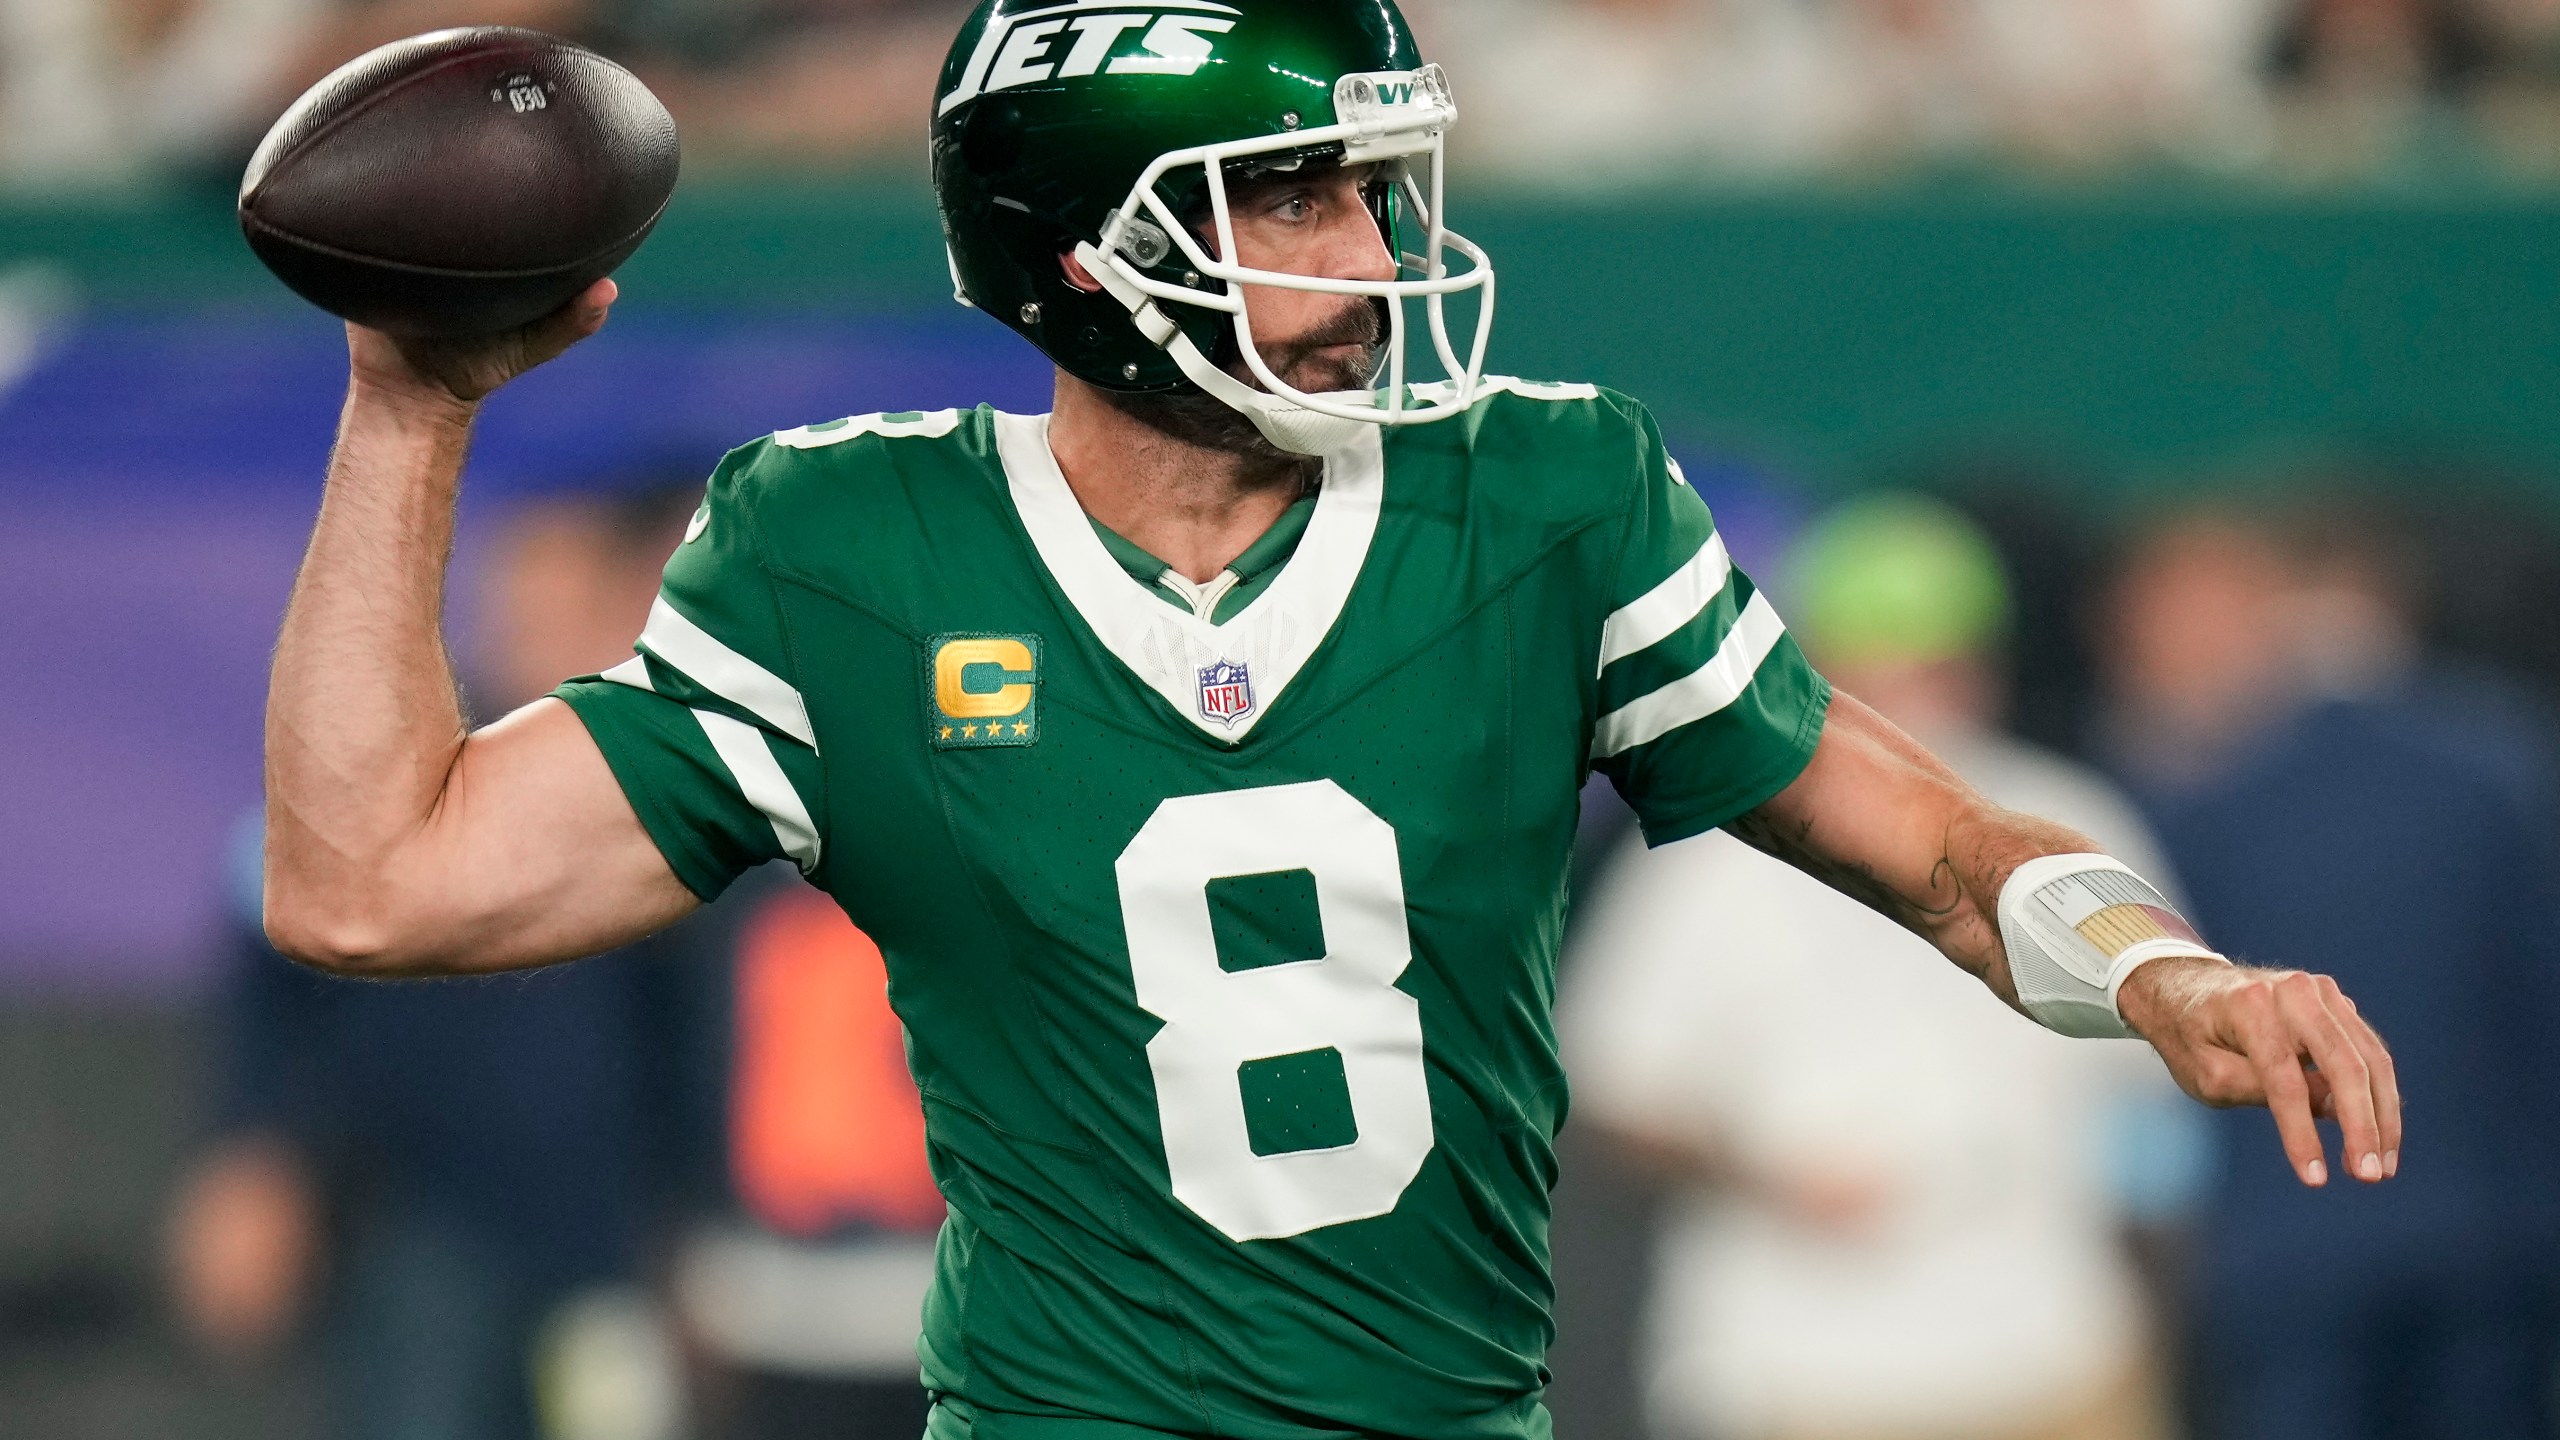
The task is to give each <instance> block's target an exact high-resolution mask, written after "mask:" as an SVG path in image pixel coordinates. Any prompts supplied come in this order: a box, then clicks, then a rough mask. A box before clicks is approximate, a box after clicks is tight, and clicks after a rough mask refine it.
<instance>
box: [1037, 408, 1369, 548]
mask: <svg viewBox="0 0 2560 1440" xmlns="http://www.w3.org/2000/svg"><path fill="white" fill-rule="evenodd" d="M1049 451H1050V453H1051V454H1052V455H1054V456H1056V457H1057V461H1058V468H1059V469H1060V470H1062V471H1064V472H1065V473H1066V477H1067V487H1068V488H1069V489H1071V490H1073V491H1074V492H1075V496H1076V501H1077V503H1079V504H1081V505H1082V506H1084V510H1085V513H1086V514H1087V515H1090V516H1092V517H1093V518H1094V519H1095V520H1097V521H1100V522H1101V523H1102V524H1103V525H1105V526H1108V527H1109V528H1110V529H1111V530H1112V532H1113V533H1115V534H1117V535H1119V536H1120V537H1121V538H1123V539H1125V540H1127V541H1129V542H1130V543H1131V544H1133V545H1136V546H1138V547H1139V548H1140V549H1143V550H1145V551H1146V552H1147V553H1148V554H1150V555H1153V556H1155V557H1156V558H1157V559H1159V560H1162V561H1163V562H1164V563H1165V564H1167V565H1170V566H1172V567H1173V568H1174V569H1175V570H1176V571H1179V572H1180V573H1181V574H1182V575H1183V576H1184V578H1186V579H1188V580H1190V581H1192V582H1193V583H1194V584H1202V585H1205V584H1207V583H1209V582H1210V581H1212V580H1215V579H1216V578H1217V577H1218V575H1219V573H1220V572H1221V571H1224V570H1225V569H1226V568H1227V566H1228V565H1230V564H1232V563H1233V562H1234V561H1235V558H1236V557H1237V556H1239V555H1242V554H1243V553H1244V552H1245V550H1246V549H1247V548H1248V547H1250V546H1251V545H1252V544H1253V542H1254V541H1256V540H1259V539H1261V538H1262V535H1263V532H1264V531H1267V530H1269V529H1270V528H1271V527H1272V526H1273V525H1275V524H1277V523H1278V522H1279V520H1280V517H1281V516H1282V515H1285V514H1287V513H1288V510H1289V507H1290V506H1291V505H1294V504H1296V503H1297V502H1298V500H1299V499H1300V498H1301V497H1302V496H1304V495H1305V494H1306V492H1307V488H1308V486H1309V484H1310V483H1311V481H1312V479H1313V478H1314V476H1315V474H1317V473H1320V472H1318V471H1316V470H1315V469H1314V467H1313V463H1312V462H1309V461H1305V460H1301V459H1299V458H1298V457H1296V456H1273V455H1268V454H1264V455H1253V454H1240V453H1237V452H1234V451H1230V450H1220V449H1213V448H1209V447H1206V446H1201V445H1194V444H1190V443H1187V442H1185V441H1183V440H1181V439H1179V438H1177V437H1175V436H1172V435H1168V434H1166V433H1165V432H1164V431H1162V430H1159V429H1157V428H1156V427H1154V426H1152V425H1149V424H1147V423H1146V422H1145V421H1143V420H1140V419H1138V418H1137V417H1136V416H1133V415H1130V414H1129V413H1127V412H1126V411H1123V410H1121V409H1119V408H1117V407H1115V406H1114V405H1112V404H1111V403H1110V401H1108V400H1107V399H1105V398H1104V397H1103V396H1102V394H1101V392H1100V391H1097V390H1095V389H1094V388H1093V387H1091V386H1089V385H1086V384H1084V383H1083V382H1082V381H1079V380H1077V379H1075V378H1074V377H1072V376H1068V375H1060V376H1059V377H1058V396H1057V408H1056V410H1055V412H1054V413H1053V414H1052V416H1051V417H1050V421H1049Z"/></svg>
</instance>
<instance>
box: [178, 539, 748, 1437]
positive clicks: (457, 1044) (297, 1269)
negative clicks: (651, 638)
mask: <svg viewBox="0 0 2560 1440" xmlns="http://www.w3.org/2000/svg"><path fill="white" fill-rule="evenodd" d="M697 495H698V488H697V490H696V491H694V492H691V493H687V492H674V493H672V494H653V495H650V496H647V497H644V498H641V499H638V500H634V501H629V502H624V503H621V504H608V503H604V502H599V501H594V500H589V499H583V498H577V499H552V500H542V501H535V502H529V503H526V504H523V505H521V506H520V507H519V508H517V509H516V510H515V511H514V512H513V513H512V514H511V515H510V516H509V517H508V519H507V520H506V522H505V523H504V525H503V526H502V531H501V533H500V534H499V536H498V537H497V543H496V545H495V546H494V555H493V558H492V560H491V561H490V563H489V564H488V565H487V566H486V567H485V568H483V569H482V570H481V571H480V574H479V593H478V595H477V597H476V599H477V601H478V609H479V612H480V613H479V616H478V620H479V625H478V643H477V644H476V645H475V646H474V647H473V648H474V651H475V653H476V659H475V663H474V664H473V666H472V667H471V671H470V673H471V676H472V689H473V691H474V698H475V700H476V701H477V702H478V703H480V704H482V705H485V706H494V707H497V708H500V709H512V708H514V707H515V706H517V705H519V704H522V703H523V702H524V701H525V700H527V699H529V698H531V697H533V696H537V695H540V694H542V693H543V692H544V691H545V690H547V689H548V688H549V687H550V686H552V685H554V684H556V683H558V681H559V680H560V678H561V677H562V676H565V675H572V674H578V673H581V672H582V671H586V670H590V669H593V668H594V667H595V666H596V665H597V664H598V663H600V662H603V661H609V660H610V659H611V658H612V657H613V656H614V655H615V654H616V653H618V652H619V651H621V650H622V649H623V648H624V645H625V640H624V638H623V637H624V633H625V632H626V631H628V630H629V629H630V628H631V627H632V626H633V625H635V624H637V623H638V622H639V619H640V617H642V616H644V615H646V614H647V612H648V608H649V603H650V600H651V597H652V595H653V593H654V588H655V584H654V577H655V573H656V569H657V566H658V563H659V561H660V560H661V559H662V558H663V557H664V556H665V555H666V554H667V553H668V552H669V551H671V550H672V549H673V548H674V546H675V544H676V542H677V541H678V540H679V539H680V538H681V536H682V531H683V526H684V522H685V517H686V516H687V514H689V513H690V510H691V507H692V505H693V503H694V500H695V498H696V496H697ZM244 835H245V836H246V837H247V844H246V846H245V847H244V848H245V849H246V850H247V851H248V853H247V854H245V855H243V856H242V857H241V864H240V867H239V873H240V877H241V878H240V895H239V908H238V911H237V914H236V925H235V927H234V940H233V956H232V959H231V962H230V967H229V974H228V976H227V979H226V980H225V982H224V993H223V1015H222V1017H221V1019H222V1029H223V1032H224V1033H223V1039H222V1041H221V1045H220V1048H221V1059H220V1062H219V1063H220V1068H221V1074H220V1075H219V1077H218V1079H217V1083H216V1090H217V1092H218V1094H219V1096H220V1101H219V1104H220V1111H219V1115H218V1120H217V1128H216V1132H215V1135H214V1137H213V1138H212V1139H211V1140H210V1141H209V1143H208V1144H207V1146H206V1148H205V1152H204V1154H203V1156H202V1157H201V1159H200V1160H199V1161H198V1162H197V1164H196V1166H195V1167H194V1170H193V1172H192V1174H191V1175H190V1176H189V1177H188V1178H187V1179H186V1181H185V1182H184V1183H183V1185H182V1188H181V1193H180V1195H179V1198H178V1200H177V1203H176V1207H175V1212H174V1216H173V1220H172V1227H171V1243H172V1256H171V1259H172V1265H173V1272H174V1273H173V1282H174V1291H175V1298H176V1300H177V1303H178V1307H179V1311H180V1316H181V1318H182V1320H183V1321H184V1322H185V1323H186V1325H187V1327H188V1328H189V1329H190V1330H191V1331H192V1332H193V1333H194V1334H195V1335H196V1336H197V1337H198V1338H200V1339H201V1340H202V1341H203V1342H204V1343H205V1344H206V1345H208V1346H209V1347H210V1348H212V1349H213V1350H215V1351H217V1352H219V1353H221V1354H224V1355H227V1356H230V1357H234V1358H238V1359H249V1358H253V1357H256V1356H257V1355H259V1354H261V1353H262V1352H267V1351H271V1350H272V1349H274V1348H275V1347H276V1346H278V1345H279V1344H280V1343H282V1342H284V1341H286V1340H288V1339H290V1338H292V1337H294V1336H295V1335H296V1334H297V1333H300V1332H305V1331H307V1332H308V1333H309V1334H310V1335H311V1337H312V1338H313V1339H314V1340H315V1341H316V1342H317V1344H318V1348H319V1352H320V1359H321V1361H322V1366H323V1369H324V1370H325V1372H326V1380H327V1389H328V1391H329V1400H330V1406H331V1409H332V1410H333V1411H334V1414H335V1433H337V1434H340V1435H344V1436H347V1437H350V1440H531V1437H534V1436H536V1435H550V1436H555V1437H564V1440H584V1437H588V1436H594V1437H597V1440H603V1437H605V1436H611V1437H614V1440H651V1437H654V1436H662V1435H666V1434H669V1433H671V1426H672V1424H673V1420H674V1395H673V1390H672V1386H673V1380H674V1367H673V1357H672V1355H671V1353H669V1352H667V1350H666V1348H665V1344H664V1341H663V1338H662V1337H661V1335H660V1332H659V1331H658V1329H657V1328H656V1327H655V1325H654V1323H653V1322H652V1321H651V1319H650V1317H649V1314H648V1311H647V1308H646V1307H645V1306H642V1305H640V1304H638V1303H637V1302H636V1301H635V1300H633V1299H632V1298H631V1293H630V1292H629V1291H628V1290H627V1288H624V1287H629V1286H631V1285H633V1284H634V1283H635V1282H636V1281H637V1280H638V1279H639V1278H640V1275H641V1268H642V1261H643V1258H644V1246H645V1242H646V1240H647V1238H648V1231H649V1230H650V1228H651V1226H652V1224H653V1222H654V1221H655V1220H656V1218H657V1217H656V1216H654V1215H653V1214H652V1213H651V1211H652V1208H653V1207H652V1196H653V1193H655V1191H656V1190H657V1187H658V1186H659V1185H660V1184H661V1183H662V1181H663V1180H664V1178H665V1176H667V1175H668V1174H670V1173H672V1172H670V1171H666V1170H664V1169H662V1168H660V1167H663V1166H666V1165H669V1164H672V1163H673V1160H672V1157H670V1156H669V1155H668V1154H667V1153H665V1151H664V1150H663V1149H662V1148H661V1147H662V1146H663V1145H664V1144H666V1143H668V1142H669V1141H670V1140H671V1139H672V1136H671V1135H670V1133H669V1131H670V1122H671V1120H672V1118H673V1116H674V1115H675V1113H676V1112H677V1111H678V1110H680V1108H681V1106H682V1105H683V1103H684V1100H683V1096H682V1095H681V1094H680V1093H676V1092H675V1084H676V1081H677V1080H678V1077H677V1076H675V1075H673V1074H671V1073H670V1072H668V1071H666V1070H665V1069H664V1068H663V1067H660V1066H657V1065H655V1064H653V1063H651V1062H652V1061H653V1058H654V1057H656V1056H658V1055H660V1054H663V1053H667V1052H668V1050H669V1048H670V1047H669V1042H670V1041H671V1040H673V1039H675V1038H678V1037H676V1036H675V1035H674V1033H673V1032H672V1030H671V1026H672V1025H673V1024H674V1023H676V1022H675V1021H674V1019H673V1017H675V1016H677V1015H679V1014H680V1010H679V1006H680V1005H681V1004H682V1002H683V1000H684V999H685V998H686V995H685V991H684V987H686V986H688V985H690V984H691V983H692V981H691V980H689V978H688V973H689V972H692V971H699V970H703V969H704V968H705V967H706V966H708V965H709V964H710V963H711V962H712V961H713V960H714V959H715V958H716V955H715V954H713V953H709V952H712V951H714V950H715V948H716V947H715V946H714V944H713V937H715V936H716V934H717V933H718V931H719V929H720V927H721V925H722V924H723V922H722V920H721V919H720V918H718V917H716V916H714V915H710V914H706V915H704V916H699V917H695V919H694V920H693V921H691V922H689V923H688V925H687V926H685V927H682V928H680V929H678V930H676V931H672V932H670V933H669V934H668V935H666V936H661V937H659V938H657V939H656V940H653V941H650V942H646V943H645V944H644V946H642V947H635V948H637V949H641V950H643V951H644V952H645V953H644V954H641V955H636V956H624V957H619V958H618V960H617V962H616V963H610V964H596V965H586V966H579V967H574V968H570V969H564V970H561V971H557V972H554V973H551V974H546V975H541V976H534V977H520V978H514V979H507V980H498V981H488V982H480V983H457V984H447V985H434V986H415V985H409V986H382V985H355V984H349V983H347V982H345V981H342V980H335V979H330V978H327V977H324V976H321V975H317V974H314V973H311V972H308V971H304V970H301V969H299V968H297V967H295V966H293V965H291V964H290V963H288V962H287V961H285V960H284V959H283V958H282V957H281V956H279V955H277V954H276V953H275V952H274V951H273V950H272V949H270V948H269V947H268V945H267V942H266V939H265V936H264V935H263V934H262V933H261V929H260V923H259V913H258V903H257V898H258V897H257V875H258V868H257V857H256V854H255V850H256V844H255V829H254V826H253V827H250V828H248V829H247V830H245V831H244Z"/></svg>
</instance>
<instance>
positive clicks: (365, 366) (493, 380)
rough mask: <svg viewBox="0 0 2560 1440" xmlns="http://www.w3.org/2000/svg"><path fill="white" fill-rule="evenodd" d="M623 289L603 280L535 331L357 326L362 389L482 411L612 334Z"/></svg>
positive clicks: (353, 337)
mask: <svg viewBox="0 0 2560 1440" xmlns="http://www.w3.org/2000/svg"><path fill="white" fill-rule="evenodd" d="M620 293H621V292H620V290H619V289H618V288H617V287H616V286H615V285H614V283H613V282H612V281H610V280H599V281H597V282H596V283H594V284H593V285H590V286H588V287H587V288H586V291H585V292H584V293H583V294H581V295H579V296H578V298H576V299H575V300H572V301H570V302H569V303H568V304H566V305H563V306H561V307H560V308H559V309H557V310H554V311H552V312H551V313H550V314H548V315H545V316H543V317H542V318H541V319H539V320H536V321H534V322H533V323H531V324H529V325H523V326H519V327H517V328H516V329H513V330H507V331H502V332H500V333H498V334H496V335H487V336H474V337H472V338H470V339H467V340H436V339H423V338H403V337H397V336H392V335H387V334H384V333H383V332H382V331H379V330H369V329H367V328H365V327H364V326H362V325H357V324H354V323H353V322H350V323H349V324H348V326H347V351H348V354H349V356H350V358H351V359H352V360H353V362H354V367H355V370H354V373H355V383H356V385H357V386H359V387H361V388H365V389H370V390H373V391H376V392H378V393H380V394H382V395H383V396H384V397H385V398H390V399H395V400H420V399H422V400H425V401H428V402H430V403H433V404H439V405H445V404H460V405H464V406H471V405H477V404H478V403H479V402H480V401H482V400H484V399H487V398H488V396H489V395H490V393H491V392H493V391H495V390H496V389H497V388H498V387H499V386H501V385H504V384H506V383H507V382H508V381H510V380H513V379H515V378H516V377H517V376H519V375H522V374H524V373H525V372H526V371H528V370H531V369H532V368H534V367H535V366H537V365H540V364H542V363H544V362H545V361H548V360H553V359H556V358H558V357H559V356H560V354H561V353H562V352H564V351H566V350H567V349H568V348H569V347H570V346H572V345H575V344H577V343H578V342H579V341H581V340H584V339H586V338H587V337H588V336H590V335H593V334H595V333H596V332H597V331H599V330H601V329H603V328H604V322H605V317H606V316H607V315H608V314H610V313H611V312H612V310H613V302H614V298H615V297H616V296H617V295H618V294H620Z"/></svg>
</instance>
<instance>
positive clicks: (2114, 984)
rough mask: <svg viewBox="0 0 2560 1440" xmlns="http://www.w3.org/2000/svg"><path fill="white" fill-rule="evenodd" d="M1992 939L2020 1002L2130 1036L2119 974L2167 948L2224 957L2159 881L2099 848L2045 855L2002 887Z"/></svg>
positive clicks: (2057, 1021)
mask: <svg viewBox="0 0 2560 1440" xmlns="http://www.w3.org/2000/svg"><path fill="white" fill-rule="evenodd" d="M2000 943H2001V945H2002V946H2003V948H2005V949H2006V950H2007V951H2008V956H2009V977H2010V979H2011V981H2012V982H2014V983H2015V984H2016V986H2017V989H2018V1003H2019V1004H2020V1005H2021V1006H2022V1007H2024V1008H2025V1010H2026V1012H2027V1013H2028V1014H2029V1015H2031V1016H2033V1017H2034V1018H2035V1020H2036V1022H2037V1023H2038V1024H2040V1025H2042V1026H2044V1027H2045V1028H2046V1029H2048V1030H2053V1031H2056V1032H2059V1033H2061V1034H2064V1035H2075V1036H2082V1037H2086V1038H2091V1039H2115V1038H2128V1037H2130V1036H2132V1034H2133V1031H2132V1030H2131V1029H2130V1028H2129V1027H2127V1026H2126V1024H2125V1023H2124V1016H2123V1013H2122V1012H2121V1011H2119V1010H2118V1009H2117V1008H2116V992H2117V991H2119V990H2121V989H2122V988H2123V986H2124V982H2125V977H2126V976H2129V975H2131V974H2132V973H2133V972H2134V970H2135V969H2136V968H2137V967H2139V966H2141V965H2143V964H2144V963H2146V962H2148V961H2152V960H2159V959H2164V958H2166V957H2168V956H2172V955H2195V956H2201V957H2204V958H2207V959H2213V960H2219V959H2222V958H2223V957H2222V956H2221V955H2219V954H2217V953H2215V951H2214V950H2213V948H2212V947H2211V946H2209V945H2207V944H2205V943H2204V939H2203V937H2201V936H2199V935H2197V934H2196V931H2195V927H2194V926H2192V925H2190V924H2188V923H2187V920H2186V917H2185V916H2183V915H2180V914H2179V913H2178V911H2177V907H2175V906H2173V905H2171V904H2170V903H2169V899H2168V897H2167V896H2165V895H2162V894H2161V893H2160V889H2159V887H2158V886H2156V885H2153V884H2152V883H2151V882H2150V881H2148V880H2145V879H2143V878H2142V877H2141V876H2139V875H2137V874H2135V873H2134V872H2133V871H2132V870H2131V869H2130V868H2129V867H2127V866H2126V865H2125V864H2124V863H2123V862H2122V861H2120V860H2115V859H2112V858H2110V857H2108V856H2105V855H2046V856H2043V857H2041V858H2039V859H2035V860H2030V861H2028V862H2027V863H2026V864H2024V865H2021V866H2019V867H2018V868H2017V871H2016V872H2015V873H2014V874H2012V875H2011V876H2010V877H2009V883H2008V884H2007V885H2005V886H2003V887H2002V888H2001V891H2000Z"/></svg>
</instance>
